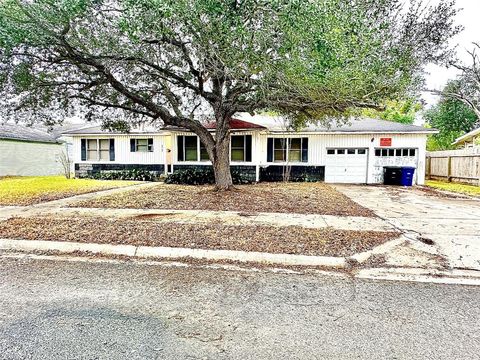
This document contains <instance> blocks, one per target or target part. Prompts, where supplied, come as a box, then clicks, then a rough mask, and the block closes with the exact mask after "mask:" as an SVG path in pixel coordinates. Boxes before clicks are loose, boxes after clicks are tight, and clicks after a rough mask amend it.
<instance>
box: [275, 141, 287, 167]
mask: <svg viewBox="0 0 480 360" xmlns="http://www.w3.org/2000/svg"><path fill="white" fill-rule="evenodd" d="M273 161H280V162H283V161H287V141H286V139H274V140H273Z"/></svg>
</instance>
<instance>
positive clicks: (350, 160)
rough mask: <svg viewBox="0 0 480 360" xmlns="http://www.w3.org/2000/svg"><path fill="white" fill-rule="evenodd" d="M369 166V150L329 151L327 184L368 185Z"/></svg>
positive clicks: (326, 166) (326, 172) (326, 169)
mask: <svg viewBox="0 0 480 360" xmlns="http://www.w3.org/2000/svg"><path fill="white" fill-rule="evenodd" d="M367 164H368V150H367V149H364V148H355V149H346V148H345V149H342V148H339V149H328V151H327V156H326V165H325V182H328V183H352V184H354V183H359V184H361V183H366V182H367Z"/></svg>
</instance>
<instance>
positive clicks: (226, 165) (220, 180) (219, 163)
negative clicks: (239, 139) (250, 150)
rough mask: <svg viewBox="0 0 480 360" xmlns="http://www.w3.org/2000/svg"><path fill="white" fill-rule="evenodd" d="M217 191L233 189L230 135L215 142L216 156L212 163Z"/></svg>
mask: <svg viewBox="0 0 480 360" xmlns="http://www.w3.org/2000/svg"><path fill="white" fill-rule="evenodd" d="M212 163H213V171H214V173H215V187H216V188H217V190H229V189H231V188H232V187H233V181H232V174H231V172H230V135H229V134H227V135H226V136H223V137H218V138H217V139H216V140H215V156H214V159H213V161H212Z"/></svg>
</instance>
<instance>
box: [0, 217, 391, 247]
mask: <svg viewBox="0 0 480 360" xmlns="http://www.w3.org/2000/svg"><path fill="white" fill-rule="evenodd" d="M398 235H399V234H398V233H394V232H375V231H346V230H336V229H333V228H323V229H309V228H303V227H300V226H286V227H274V226H251V225H225V224H222V223H219V222H215V223H207V224H181V223H175V222H170V223H164V222H156V221H154V220H124V219H102V218H95V217H78V218H75V219H70V218H61V217H60V218H59V217H55V218H53V217H47V216H39V217H31V218H12V219H9V220H6V221H3V222H0V237H2V238H13V239H27V240H51V241H75V242H92V243H102V244H128V245H145V246H169V247H188V248H198V249H221V250H242V251H260V252H269V253H287V254H303V255H328V256H351V255H353V254H355V253H358V252H362V251H365V250H368V249H372V248H373V247H375V246H378V245H380V244H383V243H385V242H386V241H389V240H392V239H394V238H396V237H398Z"/></svg>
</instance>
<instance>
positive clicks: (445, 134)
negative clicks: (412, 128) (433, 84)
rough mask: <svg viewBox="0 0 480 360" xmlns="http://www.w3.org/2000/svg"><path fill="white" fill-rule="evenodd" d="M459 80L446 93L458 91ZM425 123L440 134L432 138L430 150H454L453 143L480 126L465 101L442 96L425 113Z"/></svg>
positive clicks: (446, 89) (451, 83) (448, 85)
mask: <svg viewBox="0 0 480 360" xmlns="http://www.w3.org/2000/svg"><path fill="white" fill-rule="evenodd" d="M458 87H459V83H458V80H455V81H450V82H449V83H448V84H447V85H446V87H445V89H444V91H445V92H447V93H451V92H454V91H456V89H458ZM424 118H425V121H426V122H427V123H428V124H429V125H430V126H431V127H433V128H435V129H438V130H439V131H440V133H438V134H436V135H434V136H432V137H431V138H430V139H429V142H428V144H427V145H428V150H430V151H434V150H448V149H453V148H454V146H453V145H452V143H453V142H454V141H455V140H456V139H457V138H458V137H460V136H461V135H463V134H465V133H467V132H470V131H472V130H473V129H475V128H476V127H477V126H479V125H480V124H479V119H478V117H477V115H476V113H475V111H474V110H473V109H472V108H471V107H470V106H468V105H467V104H465V103H464V102H463V101H461V100H458V99H455V98H451V97H448V96H442V97H441V99H440V101H439V102H438V103H437V104H436V105H435V106H433V107H432V108H430V109H428V110H426V111H425V113H424Z"/></svg>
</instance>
